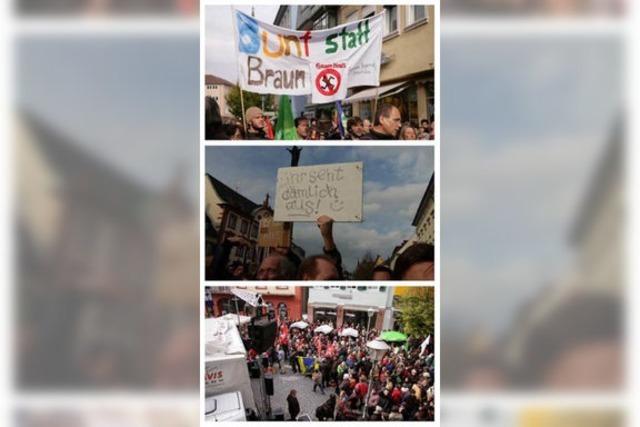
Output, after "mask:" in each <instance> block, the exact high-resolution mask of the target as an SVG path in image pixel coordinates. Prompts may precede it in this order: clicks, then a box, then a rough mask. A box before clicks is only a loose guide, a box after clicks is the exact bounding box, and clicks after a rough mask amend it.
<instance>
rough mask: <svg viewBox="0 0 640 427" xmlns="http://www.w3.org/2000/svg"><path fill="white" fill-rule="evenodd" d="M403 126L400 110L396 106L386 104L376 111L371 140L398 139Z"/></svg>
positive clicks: (370, 133) (370, 134)
mask: <svg viewBox="0 0 640 427" xmlns="http://www.w3.org/2000/svg"><path fill="white" fill-rule="evenodd" d="M401 126H402V118H401V116H400V110H398V108H397V107H396V106H394V105H391V104H387V103H384V104H382V105H381V106H380V107H378V111H376V117H375V120H374V122H373V127H372V128H371V131H370V132H369V136H370V137H371V139H398V131H399V130H400V127H401Z"/></svg>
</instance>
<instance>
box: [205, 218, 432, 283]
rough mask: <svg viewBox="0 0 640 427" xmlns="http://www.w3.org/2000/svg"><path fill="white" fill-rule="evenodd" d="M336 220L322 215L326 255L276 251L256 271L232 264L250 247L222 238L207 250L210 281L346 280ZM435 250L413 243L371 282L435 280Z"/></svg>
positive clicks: (235, 239)
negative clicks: (335, 233) (238, 252)
mask: <svg viewBox="0 0 640 427" xmlns="http://www.w3.org/2000/svg"><path fill="white" fill-rule="evenodd" d="M333 222H334V221H333V219H332V218H330V217H328V216H326V215H323V216H321V217H319V218H318V219H317V225H318V228H319V230H320V236H321V238H322V242H323V253H322V254H315V255H311V256H308V257H305V258H304V259H300V257H299V256H298V255H297V254H296V253H295V252H294V251H293V250H291V248H276V249H275V250H274V251H272V253H270V254H269V255H268V256H266V257H264V258H263V259H262V261H261V262H260V264H259V266H257V269H255V271H252V269H251V268H250V267H249V266H247V265H246V264H243V263H241V262H239V261H236V262H229V257H230V254H231V250H232V249H233V248H234V247H238V246H240V247H242V246H244V247H250V243H249V241H248V240H247V239H246V238H244V237H240V236H223V238H222V239H221V241H220V242H218V244H217V245H215V246H211V247H208V248H207V253H206V266H207V269H206V279H207V280H344V279H345V272H344V269H343V266H342V255H341V254H340V251H339V250H338V247H337V246H336V242H335V240H334V238H333ZM434 262H435V261H434V248H433V245H430V244H427V243H414V244H413V245H412V246H410V247H409V248H407V249H406V250H405V251H404V252H402V253H401V254H400V255H399V256H398V257H397V259H396V260H395V263H394V264H393V268H392V267H391V265H390V263H388V262H381V263H379V264H377V265H376V266H375V267H374V268H373V269H372V272H371V277H369V278H368V280H433V278H434Z"/></svg>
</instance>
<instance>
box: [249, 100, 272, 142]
mask: <svg viewBox="0 0 640 427" xmlns="http://www.w3.org/2000/svg"><path fill="white" fill-rule="evenodd" d="M244 119H245V121H246V123H247V139H249V140H259V139H267V136H266V134H265V122H264V116H263V115H262V110H261V109H260V108H258V107H249V108H247V111H246V112H245V114H244Z"/></svg>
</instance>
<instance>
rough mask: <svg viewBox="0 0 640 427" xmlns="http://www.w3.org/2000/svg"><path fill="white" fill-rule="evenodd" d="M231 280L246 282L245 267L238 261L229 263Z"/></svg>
mask: <svg viewBox="0 0 640 427" xmlns="http://www.w3.org/2000/svg"><path fill="white" fill-rule="evenodd" d="M229 270H230V273H231V277H232V279H231V280H247V267H246V266H245V265H244V264H243V263H242V262H240V261H235V262H233V263H231V267H230V268H229Z"/></svg>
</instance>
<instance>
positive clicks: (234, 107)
mask: <svg viewBox="0 0 640 427" xmlns="http://www.w3.org/2000/svg"><path fill="white" fill-rule="evenodd" d="M243 92H244V109H245V110H246V109H247V108H249V107H260V108H262V96H264V108H265V110H272V109H273V96H271V95H260V94H258V93H254V92H248V91H246V90H245V91H243ZM225 99H226V100H227V106H228V107H229V111H230V112H231V114H233V115H234V116H235V117H237V118H238V119H240V120H242V116H243V111H242V102H241V100H240V86H238V85H235V86H234V87H232V88H231V90H230V91H229V93H228V94H227V96H226V97H225Z"/></svg>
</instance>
